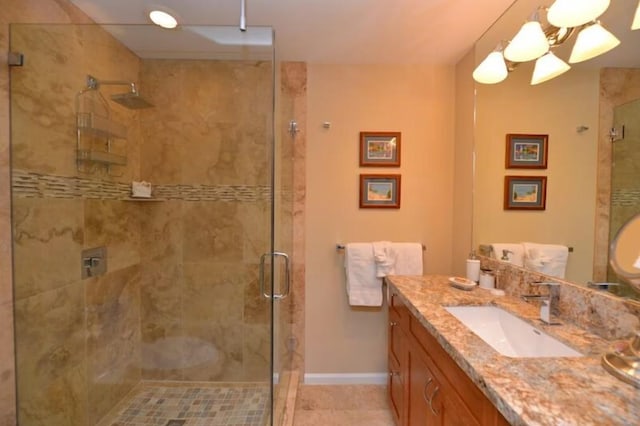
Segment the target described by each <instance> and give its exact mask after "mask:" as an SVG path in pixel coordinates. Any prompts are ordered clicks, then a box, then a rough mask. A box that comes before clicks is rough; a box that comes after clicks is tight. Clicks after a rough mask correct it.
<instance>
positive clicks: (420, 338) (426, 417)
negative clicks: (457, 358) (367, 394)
mask: <svg viewBox="0 0 640 426" xmlns="http://www.w3.org/2000/svg"><path fill="white" fill-rule="evenodd" d="M388 388H389V400H390V405H391V409H392V411H393V414H394V417H395V421H396V425H398V426H431V425H465V426H466V425H469V426H473V425H487V426H503V425H508V424H509V423H508V422H507V421H506V420H505V419H504V417H503V416H502V415H501V414H500V413H499V412H498V410H497V409H496V408H495V407H494V406H493V404H492V403H491V402H490V401H489V400H488V399H487V397H486V396H484V394H483V393H482V392H481V391H480V389H478V387H477V386H476V385H475V384H474V383H473V382H472V381H471V379H469V377H468V376H467V375H466V373H464V371H462V370H461V369H460V368H459V367H458V366H457V365H456V363H455V362H454V361H453V360H452V359H451V357H450V356H449V355H448V354H447V353H446V352H445V350H444V349H443V348H442V347H441V346H440V344H439V343H438V342H437V340H436V339H435V338H434V337H433V336H432V335H431V334H430V333H429V332H428V331H427V330H426V329H425V328H424V327H423V326H422V324H420V323H419V322H418V320H417V319H416V318H415V317H414V316H413V315H412V314H411V313H410V312H409V310H408V308H407V307H406V306H405V305H404V304H403V303H402V301H401V300H400V299H399V297H398V296H397V294H395V293H393V292H392V294H391V298H390V301H389V381H388Z"/></svg>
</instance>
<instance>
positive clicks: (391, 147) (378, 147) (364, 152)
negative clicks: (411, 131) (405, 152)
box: [360, 132, 402, 167]
mask: <svg viewBox="0 0 640 426" xmlns="http://www.w3.org/2000/svg"><path fill="white" fill-rule="evenodd" d="M401 136H402V135H401V133H400V132H360V167H400V152H401V151H400V144H401V141H402V138H401Z"/></svg>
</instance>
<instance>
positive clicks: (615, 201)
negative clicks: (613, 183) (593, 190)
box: [611, 189, 640, 207]
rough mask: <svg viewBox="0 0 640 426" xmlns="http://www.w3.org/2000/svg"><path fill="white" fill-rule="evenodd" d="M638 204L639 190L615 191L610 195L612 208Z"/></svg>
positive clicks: (639, 201) (639, 202)
mask: <svg viewBox="0 0 640 426" xmlns="http://www.w3.org/2000/svg"><path fill="white" fill-rule="evenodd" d="M639 204H640V189H617V190H615V191H613V192H612V193H611V205H612V206H629V207H632V206H637V205H639Z"/></svg>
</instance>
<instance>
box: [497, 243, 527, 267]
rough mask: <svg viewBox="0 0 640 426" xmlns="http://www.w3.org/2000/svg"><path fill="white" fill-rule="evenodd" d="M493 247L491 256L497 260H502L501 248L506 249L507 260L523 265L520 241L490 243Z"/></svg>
mask: <svg viewBox="0 0 640 426" xmlns="http://www.w3.org/2000/svg"><path fill="white" fill-rule="evenodd" d="M491 247H492V249H493V257H495V258H496V259H498V260H502V253H503V250H507V251H509V252H510V253H507V256H508V257H509V260H508V261H505V262H509V263H512V264H514V265H517V266H524V246H523V245H522V244H521V243H493V244H491Z"/></svg>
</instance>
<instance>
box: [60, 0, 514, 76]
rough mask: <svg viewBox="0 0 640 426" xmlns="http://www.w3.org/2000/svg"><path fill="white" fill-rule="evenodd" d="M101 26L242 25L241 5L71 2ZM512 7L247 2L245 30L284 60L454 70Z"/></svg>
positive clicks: (356, 0) (378, 0) (455, 1)
mask: <svg viewBox="0 0 640 426" xmlns="http://www.w3.org/2000/svg"><path fill="white" fill-rule="evenodd" d="M71 2H72V3H74V4H75V5H76V6H78V7H79V8H80V9H82V10H83V11H84V12H85V13H86V14H87V15H89V16H90V17H91V18H92V19H93V20H94V21H96V22H97V23H103V24H104V23H118V24H147V23H150V21H149V20H148V18H147V13H148V12H149V11H150V10H151V9H153V8H157V7H162V8H164V9H165V10H170V11H172V12H174V13H175V15H176V16H177V17H178V21H179V22H180V23H181V24H185V25H186V24H189V25H238V23H239V20H240V5H241V0H71ZM512 2H513V0H482V1H478V0H246V5H247V6H246V15H247V25H248V26H257V25H260V26H272V27H273V28H274V29H275V34H276V55H277V57H278V58H279V59H280V60H286V61H306V62H319V63H347V64H349V63H353V64H357V63H365V64H366V63H371V64H374V63H375V64H397V63H402V64H419V63H446V64H454V63H456V62H457V61H458V60H459V59H460V58H462V56H464V55H465V53H466V52H467V51H468V50H469V49H470V48H471V47H472V45H473V43H474V42H475V41H476V40H477V39H478V38H479V37H480V36H481V35H482V34H483V32H484V31H485V30H486V29H487V28H488V27H489V26H490V25H491V24H492V23H493V22H494V21H495V20H496V19H497V18H498V16H500V14H501V13H502V12H503V11H504V10H505V9H506V8H507V7H508V6H509V5H510V4H511V3H512Z"/></svg>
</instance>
